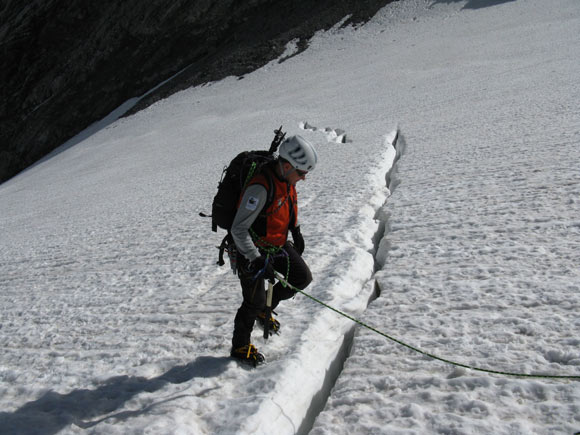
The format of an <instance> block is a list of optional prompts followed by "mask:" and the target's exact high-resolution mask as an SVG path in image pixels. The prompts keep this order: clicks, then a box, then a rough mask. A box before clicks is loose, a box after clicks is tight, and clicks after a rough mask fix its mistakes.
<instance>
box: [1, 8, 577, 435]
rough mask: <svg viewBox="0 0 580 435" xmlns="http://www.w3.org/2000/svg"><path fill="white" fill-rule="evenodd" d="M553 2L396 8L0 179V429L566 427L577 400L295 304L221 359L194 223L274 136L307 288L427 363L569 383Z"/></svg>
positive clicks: (558, 11) (218, 303)
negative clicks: (289, 142) (306, 164)
mask: <svg viewBox="0 0 580 435" xmlns="http://www.w3.org/2000/svg"><path fill="white" fill-rule="evenodd" d="M472 3H474V2H473V1H471V0H470V2H469V4H472ZM480 3H481V2H480ZM495 3H498V2H495ZM549 3H550V5H551V7H547V6H546V4H547V3H546V2H544V1H539V0H517V1H513V2H503V3H500V4H497V5H495V6H490V7H486V8H472V7H466V8H463V6H464V5H466V3H465V2H461V1H459V2H432V1H422V0H408V1H404V2H397V3H394V4H392V5H390V6H388V7H386V8H385V9H383V10H382V11H381V12H380V13H379V14H378V15H377V16H376V17H375V18H374V19H373V20H372V21H371V22H369V23H368V24H367V25H365V26H362V27H360V28H358V29H353V28H338V27H337V28H335V29H333V30H332V31H330V32H326V33H321V34H319V35H317V36H316V37H315V38H314V39H313V41H312V42H311V46H310V48H309V49H308V50H306V51H305V52H303V53H301V54H300V55H298V56H294V57H292V58H290V59H288V60H286V61H285V62H284V63H282V64H278V63H276V62H272V63H270V64H269V65H267V66H266V67H264V68H262V69H260V70H258V71H256V72H254V73H252V74H248V75H247V76H246V77H245V78H244V79H243V80H237V79H236V78H228V79H226V80H223V81H220V82H217V83H211V84H208V85H206V86H201V87H198V88H194V89H189V90H186V91H184V92H181V93H179V94H176V95H174V96H172V97H171V98H168V99H167V100H164V101H161V102H159V103H157V104H156V105H154V106H152V107H151V108H149V109H147V110H145V111H142V112H140V113H138V114H136V115H134V116H132V117H130V118H127V119H121V120H118V121H117V122H115V123H113V124H111V125H110V126H109V127H108V128H106V129H104V130H101V131H99V132H98V133H96V134H94V135H93V136H91V137H89V138H87V139H85V140H83V141H81V142H79V143H78V144H77V145H75V146H73V147H70V148H68V149H67V150H66V151H63V152H61V153H60V154H55V155H54V156H53V157H52V158H51V159H48V160H46V161H45V162H43V163H41V164H39V165H37V166H36V167H34V168H32V169H30V170H29V171H27V172H26V173H24V174H22V175H21V176H19V177H17V178H15V179H13V180H11V181H10V182H8V183H5V184H3V185H2V186H0V227H1V228H2V231H1V232H0V244H1V246H2V250H0V272H1V273H0V319H1V324H0V326H1V328H0V345H1V346H2V348H3V353H2V356H1V357H0V404H1V409H2V411H1V412H0V428H2V429H0V432H1V431H2V430H4V431H8V433H23V434H26V433H38V432H39V431H42V433H86V432H89V433H106V434H127V433H151V434H157V433H176V434H199V433H222V434H230V433H232V434H233V433H272V432H276V433H306V432H308V431H309V430H310V428H311V427H312V433H332V434H339V433H346V432H349V433H388V434H392V433H522V434H523V433H574V432H576V431H578V423H579V421H578V415H580V413H579V412H578V407H579V404H580V398H579V394H580V393H579V389H578V386H577V385H578V383H577V382H572V381H548V380H529V379H524V380H522V379H518V378H504V377H499V376H490V375H483V374H480V373H471V372H470V371H467V370H463V369H454V368H453V367H450V366H448V365H445V364H443V363H440V362H435V361H432V360H430V359H427V358H425V357H423V356H421V355H419V354H414V353H412V352H410V351H409V350H408V349H405V348H402V347H400V346H398V345H395V344H394V343H392V342H390V341H388V340H386V339H384V338H383V337H380V336H376V335H375V334H372V333H371V332H369V331H367V330H363V329H360V328H358V327H356V328H355V325H354V324H353V323H352V322H350V321H348V320H346V319H344V318H342V317H340V316H338V315H337V314H335V313H333V312H331V311H329V310H327V309H325V308H323V307H321V306H320V305H318V304H316V303H314V302H312V301H310V300H309V299H307V298H306V297H304V296H301V295H298V296H296V297H295V298H294V299H291V300H289V301H286V302H283V303H282V304H281V305H280V307H279V309H278V312H279V315H278V318H279V320H280V321H281V322H282V334H281V335H280V336H276V337H273V338H272V339H270V340H268V341H267V342H264V341H263V339H262V338H261V334H260V332H261V331H259V330H256V334H255V336H254V341H255V343H256V345H257V346H258V347H259V348H260V350H261V351H263V352H264V353H265V355H266V358H267V361H268V363H267V364H266V365H265V366H262V367H260V368H259V369H257V370H253V369H249V368H247V367H243V366H239V365H238V364H237V363H235V362H233V361H231V360H230V359H229V358H228V357H227V355H228V353H229V346H230V337H231V332H232V329H233V318H234V315H235V312H236V310H237V308H238V306H239V304H240V302H241V297H240V291H239V283H238V281H237V279H236V277H235V276H233V275H232V274H231V272H230V271H229V269H228V267H227V266H225V267H223V268H217V267H216V266H215V261H216V259H217V249H215V246H216V245H218V244H219V242H220V240H221V237H222V234H213V233H211V231H210V223H209V221H208V220H207V219H205V220H204V219H202V218H199V217H198V216H197V213H198V212H199V211H205V212H209V211H210V210H209V208H210V206H211V199H212V197H213V195H214V193H215V190H216V186H217V181H218V179H219V173H220V171H221V168H222V167H223V166H224V165H225V164H227V163H228V162H229V161H230V160H231V158H233V157H234V156H235V155H236V154H237V153H238V152H240V151H242V150H245V149H248V148H267V146H268V144H269V142H270V141H271V138H272V130H273V129H274V128H277V127H278V126H279V125H281V124H282V125H284V127H285V129H286V130H287V131H288V132H289V133H290V134H292V133H298V134H301V135H303V136H304V137H306V138H308V139H309V140H311V141H313V142H314V143H315V144H316V146H317V149H318V151H319V154H320V165H319V167H317V169H316V171H314V172H313V173H312V174H309V175H308V177H307V181H306V182H303V183H300V184H299V186H298V191H299V197H300V206H301V207H300V216H299V218H300V221H301V223H302V225H303V234H304V237H305V239H306V252H305V254H304V255H305V259H306V261H307V262H308V263H309V264H310V266H311V269H312V272H313V276H314V278H315V279H314V282H313V283H312V285H311V286H310V287H309V288H308V289H307V291H308V293H309V294H312V295H314V296H316V297H317V298H319V299H321V300H323V301H324V302H326V303H329V304H330V305H332V306H334V307H336V308H338V309H341V310H343V311H346V312H348V313H349V314H351V315H354V316H355V317H360V318H361V319H362V320H364V321H365V322H367V323H369V324H370V325H372V326H374V327H377V328H378V329H380V330H383V331H385V332H387V333H389V334H392V335H393V336H395V337H397V338H400V339H402V340H404V341H406V342H409V343H410V344H413V345H416V346H418V347H420V348H422V349H425V350H427V351H430V352H433V353H435V354H437V355H440V356H443V357H449V358H452V359H457V360H459V361H461V362H465V363H468V364H473V365H478V366H485V367H490V368H493V369H505V370H511V371H523V372H525V373H533V372H537V373H546V372H549V373H554V374H578V359H579V355H578V336H579V334H578V331H579V330H580V325H579V324H578V320H577V316H576V313H577V312H578V305H579V301H578V282H580V280H579V279H578V278H579V277H578V267H577V265H578V264H580V261H578V260H579V258H578V252H579V251H578V249H577V247H578V240H579V239H580V238H579V234H578V231H579V228H580V226H579V225H578V217H577V216H579V215H580V214H579V213H578V211H579V210H578V200H577V197H578V190H579V179H578V176H579V173H578V170H577V168H578V165H577V162H578V161H579V159H578V157H579V156H578V147H577V146H576V144H577V143H578V138H579V137H580V131H579V129H578V122H577V120H578V119H580V116H579V115H580V113H579V106H578V105H577V103H576V102H577V101H578V100H579V98H578V97H580V95H579V87H578V84H577V80H576V79H575V78H576V77H577V71H578V59H580V52H579V48H580V47H579V45H578V44H577V43H575V41H577V34H578V32H577V30H578V29H579V28H580V25H579V24H580V19H579V16H580V11H579V9H578V3H577V2H575V1H573V0H551V1H550V2H549ZM288 53H292V47H289V51H288ZM397 124H399V125H400V128H401V131H402V133H403V136H401V138H402V139H403V142H402V143H406V146H405V147H403V148H404V150H402V151H400V152H402V154H400V159H399V160H398V162H397V164H396V165H395V167H394V168H393V169H391V165H392V163H393V161H394V159H395V152H394V150H393V149H391V148H390V147H389V146H388V143H389V138H390V137H392V135H391V132H392V131H393V129H394V127H395V125H397ZM307 125H308V126H310V127H315V128H308V127H307ZM343 134H344V135H345V136H343V139H344V140H338V138H339V137H340V136H341V135H343ZM387 183H388V187H387ZM391 193H392V195H391ZM385 200H386V203H385ZM383 234H384V237H383ZM375 280H376V282H378V284H379V287H380V289H381V291H382V292H381V295H380V297H379V298H378V299H376V300H374V301H373V302H372V303H371V305H370V306H369V308H368V309H366V311H365V308H366V306H367V302H368V300H369V298H371V295H372V294H373V291H374V283H375ZM351 346H352V350H351V351H350V352H349V350H350V348H351ZM349 355H350V356H349ZM347 356H349V357H348V359H346V361H345V358H346V357H347ZM343 365H344V369H342V366H343ZM335 380H336V381H335ZM335 382H336V383H335ZM329 394H330V397H328V395H329ZM327 398H328V401H327ZM323 408H324V410H323V411H322V413H321V414H320V415H318V413H319V411H320V410H321V409H323ZM6 428H7V429H6Z"/></svg>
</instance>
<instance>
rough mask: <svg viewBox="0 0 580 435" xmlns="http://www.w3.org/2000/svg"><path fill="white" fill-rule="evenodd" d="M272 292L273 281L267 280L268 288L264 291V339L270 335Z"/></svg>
mask: <svg viewBox="0 0 580 435" xmlns="http://www.w3.org/2000/svg"><path fill="white" fill-rule="evenodd" d="M273 293H274V283H273V282H272V281H271V280H268V290H267V291H266V310H265V312H264V314H265V318H264V340H267V339H268V337H269V336H270V326H271V325H270V323H271V322H270V319H271V318H272V294H273Z"/></svg>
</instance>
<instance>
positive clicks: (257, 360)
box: [230, 344, 266, 367]
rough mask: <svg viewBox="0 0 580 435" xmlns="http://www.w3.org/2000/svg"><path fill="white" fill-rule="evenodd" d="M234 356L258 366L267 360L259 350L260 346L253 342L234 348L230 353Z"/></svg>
mask: <svg viewBox="0 0 580 435" xmlns="http://www.w3.org/2000/svg"><path fill="white" fill-rule="evenodd" d="M230 355H231V356H232V357H233V358H236V359H239V360H240V361H242V362H244V363H247V364H251V365H253V366H254V367H256V366H257V365H259V364H263V363H264V362H265V361H266V358H264V355H262V354H261V353H260V352H258V348H256V346H254V345H253V344H247V345H245V346H242V347H238V348H237V349H233V348H232V351H231V353H230Z"/></svg>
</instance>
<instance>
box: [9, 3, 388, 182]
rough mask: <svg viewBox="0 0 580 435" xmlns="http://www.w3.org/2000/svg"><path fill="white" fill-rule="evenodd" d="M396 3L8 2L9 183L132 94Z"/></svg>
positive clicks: (203, 76)
mask: <svg viewBox="0 0 580 435" xmlns="http://www.w3.org/2000/svg"><path fill="white" fill-rule="evenodd" d="M391 1H392V0H364V1H360V0H358V1H357V0H340V1H331V0H320V1H308V0H296V1H291V2H288V1H283V0H221V1H217V0H199V1H196V2H191V1H187V0H151V1H147V2H142V1H139V0H125V1H123V2H118V1H113V0H103V1H100V2H86V1H82V0H69V1H63V0H36V1H30V2H20V1H18V0H6V1H4V2H2V3H0V50H1V53H2V63H1V65H0V78H1V80H2V83H3V86H2V91H1V92H2V98H1V100H0V182H3V181H5V180H7V179H9V178H10V177H12V176H14V175H15V174H17V173H18V172H19V171H21V170H23V169H25V168H26V167H28V166H29V165H31V164H32V163H34V162H35V161H37V160H38V159H40V158H42V157H43V156H45V155H46V154H48V153H49V152H50V151H52V150H53V149H54V148H56V147H57V146H59V145H60V144H62V143H63V142H64V141H66V140H67V139H69V138H70V137H72V136H74V135H75V134H76V133H78V132H79V131H81V130H83V129H84V128H86V127H87V126H88V125H90V124H91V123H93V122H94V121H96V120H98V119H101V118H102V117H104V116H105V115H107V114H108V113H109V112H111V111H112V110H113V109H115V108H116V107H118V106H119V105H120V104H122V103H123V102H124V101H126V100H128V99H129V98H132V97H135V96H140V95H142V94H144V93H145V92H147V91H148V90H150V89H151V88H153V87H154V86H156V85H157V84H159V83H161V82H163V81H164V80H166V79H168V78H170V77H172V76H174V75H175V74H176V73H178V72H180V71H181V73H180V74H179V75H178V76H176V77H175V78H173V79H172V80H171V81H170V82H168V83H167V84H166V85H164V86H163V87H160V88H159V89H157V90H156V91H155V92H153V93H152V94H150V95H149V96H148V97H147V98H146V99H144V100H142V101H141V103H140V104H139V106H138V107H136V108H135V109H134V110H139V109H142V108H143V107H146V106H147V105H149V104H151V103H152V102H154V101H156V100H158V99H160V98H163V97H165V96H167V95H170V94H171V93H173V92H176V91H178V90H180V89H184V88H186V87H189V86H192V85H196V84H200V83H203V82H207V81H211V80H216V79H220V78H223V77H226V76H229V75H238V76H241V75H243V74H245V73H247V72H250V71H252V70H254V69H255V68H257V67H260V66H261V65H263V64H265V63H266V62H268V61H270V60H272V59H275V58H277V57H278V56H279V55H280V54H281V53H282V52H283V50H284V47H285V45H286V43H287V42H288V41H290V40H292V39H295V38H299V40H300V41H301V44H300V46H301V47H302V48H304V47H305V46H306V45H307V41H308V39H309V38H310V37H311V36H312V35H313V34H314V32H316V31H317V30H320V29H326V28H329V27H331V26H333V25H334V24H336V23H337V22H339V21H340V20H341V19H343V18H344V17H345V16H346V15H351V18H350V22H361V21H364V20H366V19H368V18H369V17H371V16H373V15H374V14H375V13H376V11H377V10H378V9H380V8H381V7H382V6H384V5H385V4H387V3H389V2H391Z"/></svg>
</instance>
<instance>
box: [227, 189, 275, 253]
mask: <svg viewBox="0 0 580 435" xmlns="http://www.w3.org/2000/svg"><path fill="white" fill-rule="evenodd" d="M267 200H268V192H267V191H266V188H265V187H264V186H262V185H261V184H252V185H250V186H248V188H247V189H246V191H245V192H244V195H243V196H242V201H241V202H240V207H239V208H238V211H237V213H236V216H235V217H234V222H233V223H232V228H231V233H232V238H233V239H234V243H235V244H236V247H237V248H238V251H239V252H240V253H241V254H242V255H243V256H244V257H246V258H247V259H248V260H250V261H254V260H255V259H256V258H258V257H259V256H260V251H258V248H256V245H254V242H253V241H252V237H251V236H250V232H249V230H250V227H251V226H252V224H253V223H254V221H255V220H256V219H257V218H258V215H259V214H260V212H261V211H262V209H263V208H264V206H265V205H266V201H267Z"/></svg>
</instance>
